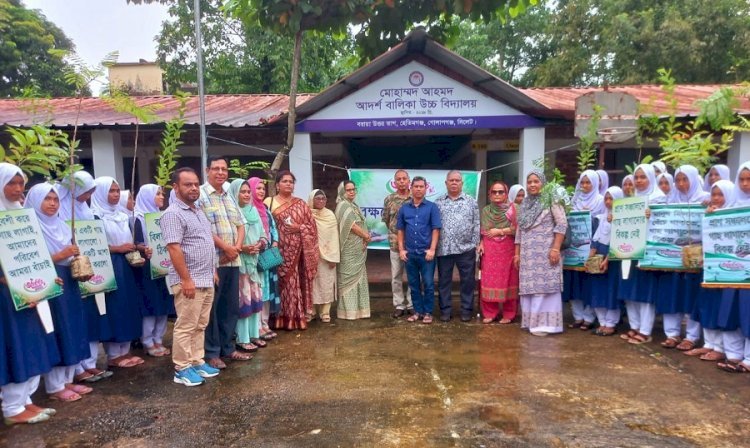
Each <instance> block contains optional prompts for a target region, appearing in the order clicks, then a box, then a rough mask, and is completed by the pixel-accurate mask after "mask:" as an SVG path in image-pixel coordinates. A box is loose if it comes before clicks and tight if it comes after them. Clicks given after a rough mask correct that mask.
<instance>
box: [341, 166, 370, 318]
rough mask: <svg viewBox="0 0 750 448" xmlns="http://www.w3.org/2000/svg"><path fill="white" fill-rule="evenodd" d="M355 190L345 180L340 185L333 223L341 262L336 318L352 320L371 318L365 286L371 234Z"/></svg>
mask: <svg viewBox="0 0 750 448" xmlns="http://www.w3.org/2000/svg"><path fill="white" fill-rule="evenodd" d="M356 196H357V187H356V185H355V184H354V182H352V181H350V180H346V181H344V182H341V184H339V190H338V198H336V219H337V220H338V222H339V241H340V243H341V262H340V263H339V285H338V286H339V306H338V313H337V314H338V318H339V319H347V320H355V319H367V318H369V317H370V289H369V287H368V285H367V269H366V268H365V262H366V261H367V243H369V242H370V233H369V232H368V231H367V227H366V226H365V217H364V216H363V215H362V210H360V208H359V205H357V203H356V202H354V198H355V197H356Z"/></svg>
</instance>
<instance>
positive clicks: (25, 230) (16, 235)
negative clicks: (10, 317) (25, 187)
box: [0, 209, 63, 311]
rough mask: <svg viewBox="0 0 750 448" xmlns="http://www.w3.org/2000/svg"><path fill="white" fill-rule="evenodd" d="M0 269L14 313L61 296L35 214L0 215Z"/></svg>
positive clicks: (20, 211)
mask: <svg viewBox="0 0 750 448" xmlns="http://www.w3.org/2000/svg"><path fill="white" fill-rule="evenodd" d="M0 241H2V247H3V250H0V265H2V268H3V272H4V274H5V281H6V282H7V284H8V289H9V290H10V296H11V298H12V299H13V305H14V306H15V308H16V311H18V310H22V309H24V308H28V307H29V306H31V304H34V303H37V302H40V301H42V300H47V299H51V298H53V297H57V296H59V295H61V294H62V292H63V289H62V286H60V285H58V284H57V283H55V279H57V271H56V270H55V265H54V264H53V263H52V257H51V256H50V253H49V250H48V249H47V245H46V244H45V242H44V235H43V234H42V230H41V228H40V227H39V221H38V220H37V217H36V212H34V210H31V209H20V210H7V211H2V212H0Z"/></svg>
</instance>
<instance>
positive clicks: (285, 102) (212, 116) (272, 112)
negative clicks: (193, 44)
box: [0, 94, 313, 128]
mask: <svg viewBox="0 0 750 448" xmlns="http://www.w3.org/2000/svg"><path fill="white" fill-rule="evenodd" d="M312 97H313V95H308V94H301V95H298V96H297V105H300V104H304V103H305V102H306V101H307V100H309V99H310V98H312ZM133 99H134V100H135V102H136V104H137V105H138V106H139V107H143V106H155V107H156V114H157V115H158V116H159V118H160V120H159V121H157V123H158V122H164V121H168V120H170V119H172V118H174V117H176V116H177V113H178V112H177V110H178V107H179V101H178V100H177V99H176V98H175V97H173V96H171V95H159V96H140V97H133ZM205 101H206V125H208V126H212V125H214V126H224V127H235V128H239V127H246V126H264V125H267V124H271V123H274V122H275V121H277V120H278V119H279V118H281V117H283V116H285V114H286V112H287V109H288V106H289V97H288V96H287V95H270V94H269V95H266V94H257V95H255V94H253V95H206V97H205ZM78 102H79V100H78V99H77V98H52V99H49V100H47V99H39V100H33V101H32V100H18V99H8V100H0V124H2V125H11V126H29V125H32V124H35V123H50V124H51V125H52V126H55V127H72V126H73V125H74V124H75V123H76V120H77V122H78V126H81V127H86V126H131V125H134V124H135V118H134V117H133V116H132V115H130V114H127V113H122V112H117V111H115V110H114V109H113V108H112V106H111V105H109V104H108V103H107V102H106V101H105V100H103V99H102V98H83V99H82V100H81V112H80V116H78V118H77V119H76V115H77V113H78ZM199 121H200V113H199V107H198V97H197V96H193V97H190V99H188V102H187V111H186V113H185V123H186V124H190V125H196V124H198V123H199Z"/></svg>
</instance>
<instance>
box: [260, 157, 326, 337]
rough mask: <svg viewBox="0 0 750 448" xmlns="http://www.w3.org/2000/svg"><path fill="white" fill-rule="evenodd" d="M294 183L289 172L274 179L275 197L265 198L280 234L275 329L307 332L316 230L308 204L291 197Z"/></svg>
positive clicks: (284, 172)
mask: <svg viewBox="0 0 750 448" xmlns="http://www.w3.org/2000/svg"><path fill="white" fill-rule="evenodd" d="M296 181H297V179H296V178H295V177H294V175H293V174H292V173H291V172H290V171H286V170H285V171H279V174H277V175H276V191H277V194H276V196H273V197H271V198H266V201H265V202H267V203H268V208H269V209H270V210H271V214H272V215H273V219H274V221H276V228H277V230H278V232H279V250H280V251H281V256H282V257H283V258H284V262H283V263H282V264H281V266H279V268H278V274H279V293H280V295H281V311H280V312H279V315H278V316H277V317H276V328H284V329H286V330H289V331H291V330H297V329H299V330H307V318H306V315H307V314H308V313H311V312H312V309H313V301H312V289H313V288H312V283H313V279H314V278H315V274H316V273H317V272H318V258H319V257H320V253H319V252H318V228H317V226H316V225H315V218H313V216H312V211H311V210H310V207H309V206H308V205H307V202H305V201H303V200H302V199H300V198H297V197H294V196H292V193H294V183H295V182H296Z"/></svg>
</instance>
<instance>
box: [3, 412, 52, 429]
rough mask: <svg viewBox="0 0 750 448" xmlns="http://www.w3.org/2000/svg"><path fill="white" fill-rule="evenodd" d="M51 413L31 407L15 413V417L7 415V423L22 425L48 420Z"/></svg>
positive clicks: (9, 424)
mask: <svg viewBox="0 0 750 448" xmlns="http://www.w3.org/2000/svg"><path fill="white" fill-rule="evenodd" d="M49 418H50V415H49V414H46V413H44V412H35V411H32V410H29V409H26V410H25V411H23V412H21V413H20V414H18V415H14V416H13V417H6V418H5V424H6V425H8V426H12V425H21V424H28V425H31V424H34V423H41V422H46V421H47V420H49Z"/></svg>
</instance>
